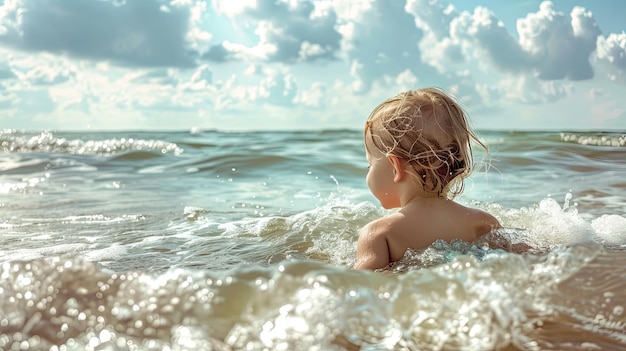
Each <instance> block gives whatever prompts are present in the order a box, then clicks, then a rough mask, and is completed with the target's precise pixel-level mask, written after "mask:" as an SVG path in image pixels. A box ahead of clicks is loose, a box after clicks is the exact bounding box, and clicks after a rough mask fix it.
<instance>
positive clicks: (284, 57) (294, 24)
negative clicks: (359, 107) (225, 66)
mask: <svg viewBox="0 0 626 351" xmlns="http://www.w3.org/2000/svg"><path fill="white" fill-rule="evenodd" d="M213 5H214V9H215V11H216V12H217V13H220V14H224V15H226V16H228V17H230V18H231V19H234V18H235V17H237V18H238V21H244V22H246V24H248V23H250V24H251V25H252V26H255V27H256V28H255V30H254V34H256V36H257V37H258V38H259V41H258V42H257V43H256V44H255V45H254V46H248V45H245V44H241V43H234V42H231V41H224V42H223V43H220V44H217V45H213V46H212V47H211V48H210V50H209V52H208V53H206V54H205V55H204V58H205V59H207V60H210V61H215V62H224V61H227V60H231V59H242V60H261V61H269V62H288V63H294V62H308V61H315V60H319V59H334V58H335V57H336V54H337V50H338V49H339V43H340V39H341V35H340V34H339V33H338V32H337V31H336V30H335V26H336V21H337V16H336V14H335V12H334V11H333V10H332V9H331V8H324V9H323V10H318V9H317V8H316V6H319V5H318V3H317V2H309V1H289V2H287V1H276V0H257V1H242V2H237V3H235V2H233V1H232V0H216V1H214V3H213Z"/></svg>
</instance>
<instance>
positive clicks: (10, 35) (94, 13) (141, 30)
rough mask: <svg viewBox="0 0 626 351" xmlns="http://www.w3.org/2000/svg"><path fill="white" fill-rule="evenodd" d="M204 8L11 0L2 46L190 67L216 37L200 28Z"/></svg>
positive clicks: (1, 18) (4, 10)
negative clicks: (208, 42) (210, 40)
mask: <svg viewBox="0 0 626 351" xmlns="http://www.w3.org/2000/svg"><path fill="white" fill-rule="evenodd" d="M202 9H203V6H202V5H201V2H195V1H193V2H192V1H175V0H174V1H172V2H171V3H169V4H168V3H165V4H164V3H162V2H159V1H128V2H119V1H106V0H105V1H98V0H63V1H58V0H40V1H30V0H28V1H27V0H7V1H4V4H3V5H2V7H1V9H0V43H1V44H4V45H8V46H10V47H13V48H18V49H21V50H27V51H33V52H38V51H48V52H52V53H58V54H62V53H67V54H69V55H73V56H77V57H83V58H88V59H93V60H113V61H116V62H118V63H121V64H125V65H135V66H177V67H189V66H192V65H194V55H195V56H197V55H198V52H194V50H200V48H201V47H202V46H203V45H202V43H203V42H206V41H207V40H209V39H210V35H209V34H208V33H206V32H204V31H202V30H200V29H198V28H197V27H194V24H197V23H196V22H197V21H196V22H194V19H196V18H197V17H198V16H200V15H199V14H198V12H201V11H202ZM204 46H206V43H205V44H204Z"/></svg>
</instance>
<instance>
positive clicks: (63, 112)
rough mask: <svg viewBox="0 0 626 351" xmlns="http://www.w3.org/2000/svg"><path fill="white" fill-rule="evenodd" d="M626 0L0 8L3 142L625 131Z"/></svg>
mask: <svg viewBox="0 0 626 351" xmlns="http://www.w3.org/2000/svg"><path fill="white" fill-rule="evenodd" d="M624 13H626V1H623V0H602V1H594V0H555V1H501V0H490V1H474V0H448V1H444V0H236V1H234V0H125V1H124V0H0V130H2V129H26V130H207V129H217V130H293V129H339V128H341V129H344V128H349V129H361V128H362V127H363V124H364V121H365V119H366V118H367V116H368V115H369V113H370V112H371V110H372V109H373V108H374V107H375V106H376V105H378V104H379V103H380V102H382V101H383V100H385V99H387V98H389V97H391V96H393V95H396V94H397V93H399V92H402V91H405V90H408V89H418V88H422V87H428V86H436V87H439V88H442V89H444V90H445V91H447V92H449V93H450V94H451V95H453V96H454V97H455V98H456V99H457V100H458V101H459V102H460V103H461V105H462V106H463V107H464V108H465V109H466V111H467V113H468V116H469V119H470V120H471V123H472V125H473V126H474V128H476V129H482V130H620V131H624V130H626V33H625V32H624V31H625V29H626V28H625V27H626V20H624V15H623V14H624Z"/></svg>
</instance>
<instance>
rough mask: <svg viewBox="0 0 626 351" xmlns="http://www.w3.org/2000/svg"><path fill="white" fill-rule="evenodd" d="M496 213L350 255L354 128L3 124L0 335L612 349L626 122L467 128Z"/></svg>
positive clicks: (473, 186)
mask: <svg viewBox="0 0 626 351" xmlns="http://www.w3.org/2000/svg"><path fill="white" fill-rule="evenodd" d="M479 136H480V137H481V138H483V139H484V140H485V141H486V142H487V143H488V145H489V147H490V150H491V152H490V154H489V155H485V154H483V153H477V154H476V160H477V161H478V162H477V163H478V170H477V171H476V172H475V173H474V174H473V175H472V177H471V178H470V179H469V180H468V182H467V183H466V190H465V192H464V194H463V195H462V196H461V197H460V198H459V199H458V201H460V202H462V203H464V204H466V205H470V206H474V207H478V208H482V209H485V210H488V211H489V212H491V213H492V214H494V215H495V216H496V217H497V218H498V219H499V220H500V222H501V223H502V224H503V225H504V227H505V229H503V230H501V231H499V232H498V233H492V234H491V235H489V236H487V237H485V238H482V239H481V240H479V241H477V242H475V243H465V242H453V243H445V242H437V243H434V244H433V245H432V246H431V247H429V248H428V249H426V250H422V251H409V252H407V254H406V256H405V258H404V259H403V260H402V261H400V262H398V263H397V264H396V265H394V266H393V267H390V268H389V269H387V270H385V271H383V272H361V271H353V270H351V269H350V267H351V266H352V264H353V263H354V259H355V243H356V235H357V231H358V229H359V228H360V227H361V226H363V225H364V224H366V223H367V222H369V221H371V220H373V219H375V218H378V217H380V216H383V215H385V213H387V212H386V211H384V210H382V209H381V208H380V206H379V205H378V204H377V202H376V201H375V199H374V198H373V197H372V195H371V194H370V193H369V191H368V189H367V187H366V185H365V181H364V179H365V174H366V171H367V169H366V167H367V163H366V161H365V157H364V151H363V146H362V137H361V132H360V131H349V130H342V131H315V132H313V131H295V132H251V133H228V132H217V131H201V130H193V131H179V132H131V131H125V132H80V133H79V132H73V133H70V132H24V131H14V130H5V131H3V132H2V133H0V213H1V217H0V244H1V245H0V265H1V267H0V276H1V279H0V348H1V349H6V350H9V349H24V350H27V349H31V350H39V349H44V350H48V349H55V350H61V349H67V350H83V349H89V350H101V349H102V350H136V349H140V350H163V349H170V350H187V349H192V350H205V349H206V350H352V349H361V350H494V349H501V350H570V349H572V350H587V349H602V350H610V349H616V350H617V349H623V348H624V347H625V346H626V315H625V314H624V308H625V306H626V296H625V295H624V293H623V291H626V290H625V289H624V288H625V287H626V253H625V252H624V250H625V249H626V214H625V213H626V177H625V175H626V157H625V155H626V153H625V150H626V148H625V147H626V135H625V134H623V133H615V132H613V133H595V132H594V133H590V132H510V133H509V132H491V131H482V132H481V131H479Z"/></svg>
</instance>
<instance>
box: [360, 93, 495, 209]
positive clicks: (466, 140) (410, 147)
mask: <svg viewBox="0 0 626 351" xmlns="http://www.w3.org/2000/svg"><path fill="white" fill-rule="evenodd" d="M472 140H473V141H475V142H477V143H478V144H479V145H480V146H481V147H483V148H485V149H487V148H486V146H485V145H484V144H483V143H482V142H480V141H479V140H478V138H477V137H476V135H475V134H474V133H473V132H472V130H471V129H470V127H469V125H468V121H467V118H466V116H465V112H464V111H463V109H461V107H460V106H459V105H458V104H457V103H456V102H455V101H454V100H453V99H452V98H450V97H449V96H448V95H446V94H445V93H444V92H443V91H441V90H439V89H436V88H425V89H419V90H413V91H406V92H403V93H400V94H398V95H396V96H394V97H392V98H390V99H387V100H386V101H384V102H383V103H381V104H380V105H378V106H377V107H376V108H375V109H374V111H372V113H371V114H370V116H369V117H368V119H367V122H366V123H365V146H366V149H367V152H369V153H370V154H371V153H372V151H373V150H372V148H375V149H377V150H378V151H380V152H381V153H382V154H384V155H386V156H389V155H394V156H396V157H398V158H399V159H401V160H404V161H405V162H406V163H407V170H408V171H409V172H410V173H411V174H412V175H414V176H415V177H414V178H415V180H416V182H417V183H418V184H420V185H421V186H422V188H423V189H424V191H425V192H426V193H429V194H436V195H437V196H446V197H449V198H454V196H456V195H458V194H460V193H461V192H462V190H463V179H465V178H467V177H468V176H469V175H470V173H471V170H472V149H471V145H470V142H471V141H472Z"/></svg>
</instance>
